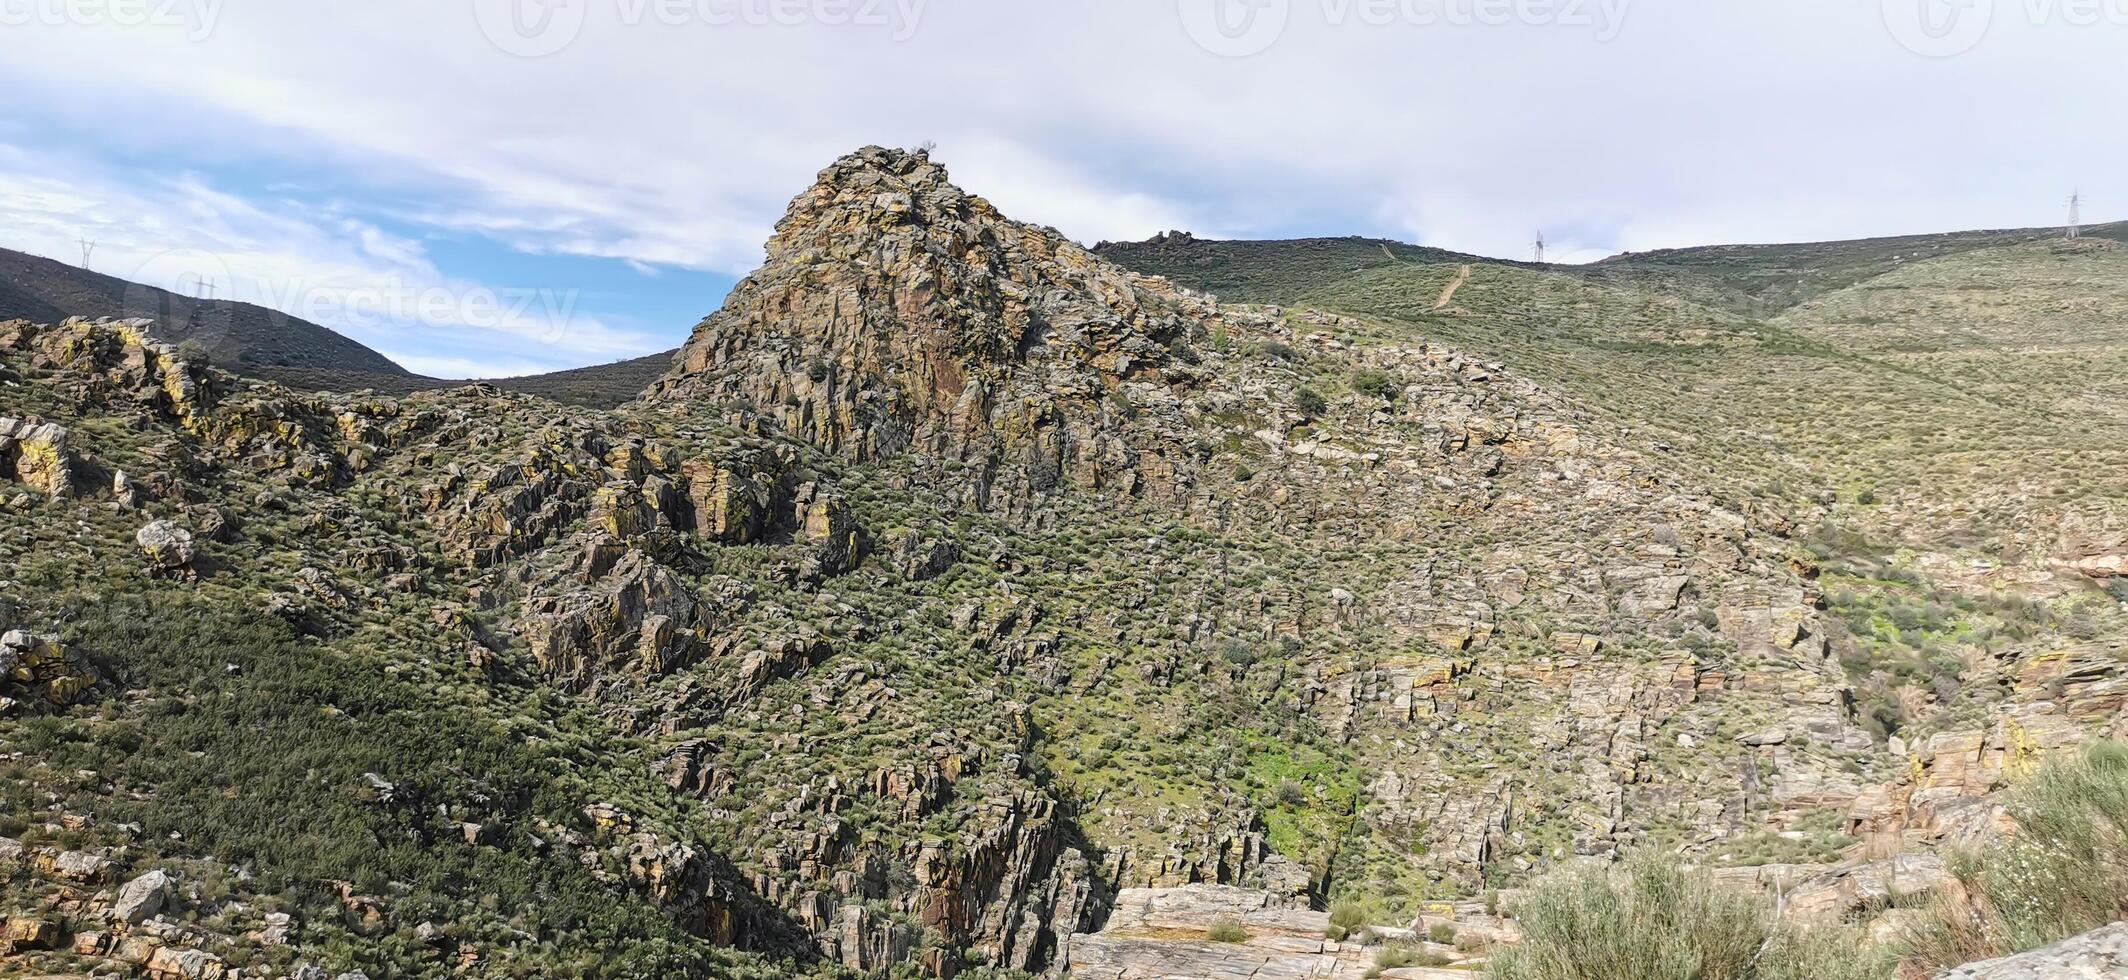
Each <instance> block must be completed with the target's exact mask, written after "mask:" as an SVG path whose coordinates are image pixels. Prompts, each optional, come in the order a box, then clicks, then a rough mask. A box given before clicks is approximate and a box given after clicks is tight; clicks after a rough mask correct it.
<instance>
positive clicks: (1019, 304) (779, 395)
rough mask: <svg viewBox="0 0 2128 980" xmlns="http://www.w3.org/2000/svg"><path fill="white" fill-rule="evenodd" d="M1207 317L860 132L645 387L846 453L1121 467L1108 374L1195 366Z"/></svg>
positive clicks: (1118, 385) (1120, 397) (1164, 286)
mask: <svg viewBox="0 0 2128 980" xmlns="http://www.w3.org/2000/svg"><path fill="white" fill-rule="evenodd" d="M1221 316H1222V314H1221V313H1220V311H1219V310H1218V309H1217V308H1216V307H1215V306H1214V305H1213V304H1211V303H1210V302H1208V301H1205V300H1203V299H1200V298H1198V297H1195V296H1193V295H1190V294H1187V293H1185V292H1183V291H1181V290H1178V289H1177V288H1175V287H1174V286H1172V285H1169V284H1168V283H1167V282H1165V281H1164V280H1159V279H1150V278H1146V277H1143V276H1139V275H1137V274H1135V273H1132V272H1129V271H1127V270H1125V269H1123V268H1121V267H1119V266H1116V265H1114V264H1112V263H1110V262H1108V261H1106V260H1104V259H1101V258H1099V257H1098V256H1095V255H1094V254H1092V253H1091V252H1089V251H1087V250H1086V249H1084V248H1081V247H1080V246H1078V245H1077V244H1075V243H1073V242H1071V241H1069V240H1067V239H1065V238H1064V237H1063V236H1062V235H1060V234H1058V233H1057V232H1056V231H1054V230H1052V229H1048V228H1041V227H1037V226H1034V225H1029V224H1024V223H1021V222H1017V221H1013V220H1010V219H1008V218H1006V217H1005V216H1004V215H1002V214H1000V213H999V212H998V210H997V209H996V208H995V207H993V206H992V205H991V204H990V203H989V202H988V201H985V200H984V199H982V198H981V197H977V196H975V195H972V194H969V193H967V192H965V191H963V190H961V189H960V188H959V187H956V186H955V185H954V184H953V183H952V182H951V181H950V180H949V179H948V177H947V174H946V170H945V168H944V167H941V166H939V165H938V164H937V163H934V162H932V161H931V159H930V158H929V156H928V155H927V154H925V153H921V152H916V153H910V152H904V151H899V150H887V149H881V148H878V147H871V148H867V149H864V150H860V151H858V152H856V153H854V154H851V155H849V156H846V157H843V158H842V159H840V160H838V161H836V162H835V163H834V164H833V165H831V166H830V167H828V168H827V169H826V170H823V171H822V172H821V174H820V177H819V179H818V180H817V181H816V182H815V183H814V184H813V186H812V187H810V188H809V189H807V190H806V191H805V192H804V193H802V194H800V195H799V196H798V197H797V198H796V199H795V200H793V201H792V202H791V205H790V208H789V211H788V212H787V213H786V214H785V215H784V217H783V220H782V221H781V222H779V223H778V225H777V228H776V234H775V236H774V237H773V238H771V239H770V240H769V242H768V246H767V249H766V260H765V262H764V263H763V265H762V266H761V268H760V269H759V270H757V271H756V272H754V274H753V275H751V276H749V277H747V279H746V280H744V281H743V282H741V283H740V284H739V286H738V287H737V288H736V289H734V290H733V292H732V294H731V297H730V298H729V300H727V302H726V303H725V305H724V307H723V309H721V310H719V311H718V312H717V313H715V314H713V315H711V316H710V317H709V318H708V319H706V320H704V321H702V323H701V324H700V325H698V326H697V327H696V328H695V331H694V335H693V337H692V338H691V339H690V340H689V341H688V343H687V345H686V346H685V347H684V348H683V349H682V350H681V353H680V356H679V357H678V359H677V360H676V362H675V367H674V369H673V371H672V373H671V374H669V375H668V376H667V377H666V378H665V379H663V380H662V381H661V382H660V383H659V384H658V385H657V386H656V387H655V388H654V389H653V391H652V393H651V397H652V398H653V400H665V401H672V400H689V401H695V402H707V403H711V404H717V405H726V404H732V403H739V404H743V405H745V406H748V407H749V408H750V409H751V410H752V411H753V412H756V413H758V414H759V416H760V417H762V418H765V419H767V420H769V422H770V423H771V424H772V425H773V426H774V427H776V428H778V429H780V430H781V431H784V432H786V433H788V434H790V435H793V436H796V437H798V438H801V439H804V440H806V441H808V442H811V443H813V444H815V445H818V446H821V447H823V448H826V449H829V450H832V451H836V452H839V453H842V454H845V455H849V456H852V457H856V458H861V459H868V458H879V457H883V456H889V455H895V454H897V453H900V452H901V451H903V450H905V449H910V448H918V449H921V450H923V451H926V452H928V453H931V454H935V455H939V456H942V457H946V458H958V459H974V458H996V457H998V456H1000V455H1011V456H1013V457H1014V458H1015V459H1018V460H1024V461H1027V462H1030V463H1031V464H1032V465H1033V466H1034V468H1035V470H1036V471H1037V472H1038V474H1040V475H1038V476H1037V478H1036V482H1043V481H1047V480H1053V479H1054V478H1055V474H1056V473H1058V472H1060V471H1067V470H1070V469H1072V468H1074V466H1075V464H1076V463H1077V462H1079V461H1083V460H1085V459H1087V458H1089V456H1090V455H1092V454H1106V455H1107V456H1108V457H1110V458H1111V459H1112V460H1113V461H1117V462H1119V463H1120V465H1122V466H1123V467H1124V468H1129V463H1128V458H1127V457H1128V456H1129V455H1130V451H1129V450H1127V449H1124V448H1121V447H1120V446H1119V445H1118V444H1117V443H1118V440H1121V441H1122V442H1133V441H1138V440H1136V439H1134V438H1132V437H1129V436H1128V435H1127V434H1126V433H1124V432H1123V431H1122V430H1123V429H1124V425H1123V418H1124V417H1126V416H1129V415H1131V414H1133V413H1130V412H1120V411H1115V410H1116V409H1117V408H1118V407H1119V406H1120V404H1127V403H1128V402H1129V401H1130V398H1131V396H1130V395H1129V393H1127V392H1123V391H1121V389H1122V387H1123V386H1125V385H1126V384H1132V383H1150V384H1154V385H1174V384H1180V385H1185V386H1186V385H1190V384H1194V383H1196V381H1197V380H1198V379H1197V378H1196V377H1195V375H1194V372H1192V371H1191V370H1190V368H1189V365H1190V363H1192V362H1193V361H1194V360H1195V355H1194V354H1193V353H1192V352H1191V350H1190V348H1191V346H1192V343H1193V341H1194V340H1195V339H1197V338H1200V337H1202V336H1203V335H1204V334H1205V332H1206V329H1207V323H1208V322H1209V321H1212V320H1216V319H1218V318H1220V317H1221ZM1112 415H1113V417H1112ZM1110 469H1114V467H1110ZM1094 482H1101V481H1100V480H1099V479H1096V480H1095V481H1094Z"/></svg>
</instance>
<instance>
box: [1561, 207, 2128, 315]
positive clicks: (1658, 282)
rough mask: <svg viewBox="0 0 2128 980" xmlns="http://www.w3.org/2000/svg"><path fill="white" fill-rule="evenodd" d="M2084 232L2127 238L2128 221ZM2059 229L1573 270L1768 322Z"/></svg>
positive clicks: (1683, 252) (1642, 256)
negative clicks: (1853, 290)
mask: <svg viewBox="0 0 2128 980" xmlns="http://www.w3.org/2000/svg"><path fill="white" fill-rule="evenodd" d="M2086 233H2087V234H2088V235H2089V236H2091V237H2093V238H2098V239H2112V240H2128V222H2117V223H2114V224H2109V225H2099V226H2095V227H2093V228H2090V229H2087V230H2086ZM2061 234H2062V232H2061V229H2059V228H2020V229H2009V230H2003V231H1965V232H1952V233H1948V234H1937V235H1907V236H1902V237H1897V238H1870V239H1859V240H1855V241H1840V242H1812V243H1804V244H1793V245H1713V246H1705V247H1700V248H1681V249H1663V250H1659V251H1654V252H1628V253H1625V254H1623V255H1617V256H1613V257H1611V258H1608V259H1605V260H1603V261H1601V262H1597V263H1595V264H1593V265H1589V266H1586V267H1584V268H1582V269H1580V270H1578V271H1580V272H1581V273H1582V274H1584V275H1587V276H1589V277H1590V278H1592V279H1596V280H1598V281H1602V282H1609V283H1612V284H1616V285H1621V286H1628V287H1635V288H1644V289H1651V290H1655V291H1659V292H1666V293H1672V294H1676V295H1682V296H1690V297H1692V298H1693V299H1695V300H1697V301H1699V302H1702V303H1706V304H1709V305H1713V306H1720V307H1722V308H1724V309H1730V310H1735V311H1737V312H1741V313H1749V314H1756V315H1765V316H1770V315H1773V314H1776V313H1778V312H1780V311H1782V310H1785V309H1788V308H1790V307H1792V306H1795V305H1797V304H1799V303H1804V302H1808V301H1809V300H1811V299H1814V298H1816V297H1819V296H1823V295H1825V294H1827V293H1830V292H1834V291H1836V290H1840V289H1845V288H1847V287H1850V286H1854V285H1857V284H1859V283H1862V282H1865V281H1867V280H1869V279H1873V278H1875V277H1877V276H1881V275H1885V274H1887V273H1890V272H1893V271H1896V270H1898V269H1900V268H1902V267H1904V266H1908V265H1913V264H1916V263H1921V262H1927V261H1930V260H1932V259H1938V258H1942V257H1945V256H1948V255H1955V254H1959V253H1962V252H1971V251H1975V250H1979V249H1990V248H2000V247H2003V246H2007V245H2018V244H2024V243H2029V242H2040V241H2051V240H2056V239H2059V238H2061Z"/></svg>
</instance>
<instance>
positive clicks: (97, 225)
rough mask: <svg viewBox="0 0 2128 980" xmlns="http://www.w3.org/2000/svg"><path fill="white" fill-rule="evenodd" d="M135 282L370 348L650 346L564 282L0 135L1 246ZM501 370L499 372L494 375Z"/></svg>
mask: <svg viewBox="0 0 2128 980" xmlns="http://www.w3.org/2000/svg"><path fill="white" fill-rule="evenodd" d="M82 239H87V240H89V241H91V242H93V243H95V250H94V252H93V254H92V258H91V262H90V266H91V268H93V269H95V270H96V271H98V272H103V273H106V274H109V275H114V276H117V277H119V278H121V279H126V280H129V281H134V282H142V283H146V284H148V285H152V286H160V287H162V288H165V289H170V290H173V291H177V292H181V293H185V294H187V295H199V294H202V293H204V292H206V291H208V290H212V292H213V295H216V296H219V297H222V298H228V299H239V300H243V301H245V302H250V303H256V304H258V305H260V306H265V307H268V308H271V309H276V310H280V311H282V312H285V313H288V314H291V315H293V316H297V317H302V318H304V319H307V320H312V321H315V322H317V323H321V324H324V325H325V326H328V327H331V328H333V329H335V330H338V331H340V332H341V333H344V334H346V335H348V336H350V337H352V338H354V339H356V340H359V341H363V342H365V343H370V344H371V345H372V346H379V345H382V344H385V343H388V342H394V343H400V344H404V343H405V342H406V340H407V339H408V338H409V337H412V338H414V339H418V340H419V341H421V342H422V343H425V344H429V345H439V344H441V345H448V344H452V343H461V344H464V343H471V344H485V345H487V346H489V347H496V346H500V347H503V348H505V349H507V350H509V351H511V352H513V353H512V354H511V355H510V356H509V357H507V358H505V359H504V360H502V361H501V362H499V363H500V364H502V365H503V366H506V367H508V368H510V369H512V372H513V373H524V372H522V371H515V370H514V369H515V368H517V367H519V366H524V365H538V366H540V367H542V368H543V369H547V370H551V369H553V368H556V367H569V366H574V365H577V364H581V363H587V362H592V361H597V360H602V359H612V358H616V357H622V356H629V355H634V354H641V353H647V352H649V351H652V350H655V349H658V347H659V346H660V345H659V344H658V343H657V342H655V341H654V340H652V339H650V338H647V337H644V336H642V335H640V334H637V333H634V332H631V331H623V330H616V329H613V328H609V327H608V326H606V325H605V324H603V323H601V322H600V321H599V320H598V319H596V318H595V317H590V316H587V315H583V314H581V313H580V312H579V311H578V309H577V306H578V303H577V297H576V295H575V294H574V293H572V292H569V291H567V290H564V289H549V288H542V287H538V286H525V287H501V286H492V285H488V284H482V283H476V282H469V281H466V280H462V279H456V278H452V277H450V276H447V275H444V274H443V273H441V272H440V271H439V270H438V269H437V268H436V266H435V265H434V263H432V262H431V261H430V260H429V259H428V257H427V255H426V252H425V250H424V248H423V247H422V245H421V244H420V243H419V242H416V241H412V240H409V239H406V238H403V237H400V236H396V235H393V234H391V233H389V232H387V231H385V230H383V229H381V228H379V227H376V226H375V225H372V224H368V223H366V222H362V221H359V220H354V219H349V218H341V217H336V216H332V215H330V214H327V215H325V216H324V220H322V221H313V220H311V216H310V215H308V214H306V213H304V212H303V211H302V210H301V209H300V208H298V207H296V206H294V205H292V204H285V203H282V204H278V205H276V203H275V202H258V201H251V200H247V199H244V198H241V197H238V196H236V195H233V194H230V193H227V192H224V191H222V190H219V189H217V188H215V187H212V186H209V185H208V184H206V183H205V182H203V181H202V180H201V179H199V178H198V177H196V176H192V175H188V174H177V175H174V176H164V175H125V174H119V173H114V172H111V171H110V170H109V169H108V168H104V167H100V166H98V165H96V164H94V163H92V162H89V161H85V160H81V159H79V158H74V157H68V156H61V155H56V154H50V153H38V152H32V151H28V150H24V149H22V148H20V147H15V146H9V145H5V144H0V245H5V246H7V247H10V248H15V249H19V250H22V251H27V252H31V253H34V254H39V255H46V256H51V257H56V258H60V259H62V260H66V261H74V260H77V259H78V258H79V255H80V247H79V244H78V243H79V242H80V240H82ZM497 373H501V371H499V370H498V371H497Z"/></svg>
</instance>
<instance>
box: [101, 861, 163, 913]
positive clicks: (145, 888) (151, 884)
mask: <svg viewBox="0 0 2128 980" xmlns="http://www.w3.org/2000/svg"><path fill="white" fill-rule="evenodd" d="M170 885H171V881H170V876H169V875H167V874H164V873H163V872H162V870H161V869H157V870H154V871H150V872H148V873H147V874H144V875H141V876H140V877H138V878H135V879H133V880H132V881H129V882H126V887H124V888H122V889H119V892H118V901H117V902H115V903H113V904H112V906H111V914H112V915H113V916H115V917H117V918H118V919H121V920H123V921H126V922H129V923H132V924H134V925H139V924H141V923H142V922H146V921H147V920H149V919H151V918H153V917H154V916H155V914H156V913H157V912H160V911H162V910H163V902H164V901H166V900H167V899H168V897H169V894H170Z"/></svg>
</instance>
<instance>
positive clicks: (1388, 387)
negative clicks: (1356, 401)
mask: <svg viewBox="0 0 2128 980" xmlns="http://www.w3.org/2000/svg"><path fill="white" fill-rule="evenodd" d="M1400 388H1401V386H1400V385H1398V384H1397V379H1396V378H1394V377H1392V376H1390V375H1388V374H1384V373H1382V372H1380V371H1356V372H1353V375H1352V390H1353V391H1354V392H1356V393H1358V394H1362V395H1366V396H1368V397H1370V398H1380V399H1383V400H1385V401H1390V400H1394V399H1395V398H1396V396H1397V392H1398V391H1399V390H1400Z"/></svg>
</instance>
